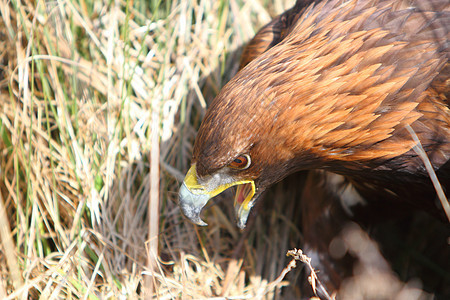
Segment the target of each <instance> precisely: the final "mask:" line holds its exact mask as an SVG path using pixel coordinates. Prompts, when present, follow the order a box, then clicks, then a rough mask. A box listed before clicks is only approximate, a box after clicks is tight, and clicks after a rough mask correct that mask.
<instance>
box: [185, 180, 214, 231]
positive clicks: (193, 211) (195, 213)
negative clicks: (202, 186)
mask: <svg viewBox="0 0 450 300" xmlns="http://www.w3.org/2000/svg"><path fill="white" fill-rule="evenodd" d="M209 199H210V196H209V195H208V194H194V193H192V192H191V191H190V190H189V189H188V188H187V187H186V184H185V183H184V182H183V184H182V185H181V187H180V193H179V205H180V208H181V211H182V212H183V214H184V215H185V216H186V217H187V218H188V219H189V220H190V221H191V222H193V223H195V224H197V225H200V226H206V225H208V224H207V223H205V222H204V221H203V220H202V219H201V218H200V213H201V212H202V209H203V207H204V206H205V205H206V203H207V202H208V200H209Z"/></svg>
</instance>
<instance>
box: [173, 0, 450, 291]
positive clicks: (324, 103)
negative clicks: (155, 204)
mask: <svg viewBox="0 0 450 300" xmlns="http://www.w3.org/2000/svg"><path fill="white" fill-rule="evenodd" d="M449 30H450V2H449V1H448V0H430V1H420V0H410V1H402V0H398V1H384V0H351V1H343V0H331V1H325V0H324V1H304V2H301V1H298V2H297V4H296V6H295V7H294V8H293V9H291V10H289V11H287V12H285V13H284V14H282V15H280V16H279V17H277V18H275V19H274V20H273V21H272V22H271V23H269V24H268V25H266V26H265V27H264V28H263V29H262V30H261V31H260V32H259V33H258V34H257V35H256V36H255V38H254V39H253V40H252V41H251V42H250V43H249V45H248V46H247V47H246V49H245V50H244V53H243V58H242V59H241V68H242V69H241V70H240V71H239V72H238V74H237V75H236V76H235V77H234V78H233V79H232V80H231V81H230V82H229V83H228V84H227V85H226V86H224V87H223V89H222V90H221V92H220V93H219V95H218V96H217V97H216V99H214V101H213V102H212V104H211V106H210V107H209V109H208V111H207V113H206V116H205V119H204V120H203V122H202V125H201V126H200V129H199V132H198V136H197V139H196V142H195V145H194V153H193V166H192V168H191V170H194V171H195V172H190V175H189V176H187V178H188V177H189V178H191V177H192V176H193V177H194V178H195V179H194V181H189V182H195V184H192V186H189V184H188V183H187V181H186V180H185V184H184V185H185V186H186V187H184V191H183V192H182V193H181V192H180V195H181V196H180V203H181V207H182V209H183V212H184V213H185V214H186V215H187V216H188V217H189V218H191V219H193V220H194V221H195V222H197V223H199V224H201V222H200V221H199V220H200V218H199V214H200V211H201V208H202V207H203V206H204V205H205V203H206V202H205V201H207V199H209V198H208V197H212V196H214V195H215V194H216V193H215V192H214V191H216V190H217V191H219V192H220V191H221V190H223V189H221V188H222V187H224V188H226V187H228V186H229V185H235V184H236V185H248V184H250V183H252V184H254V186H255V195H254V196H253V195H250V196H251V197H253V198H252V201H250V202H245V203H244V204H242V203H241V202H240V201H237V202H238V203H237V213H238V221H239V222H240V223H239V224H240V226H242V225H243V224H245V220H246V218H247V216H248V211H249V210H250V208H251V206H252V205H253V203H254V200H255V199H257V198H258V196H259V195H260V194H261V193H262V192H263V191H264V190H265V189H266V188H267V187H269V186H270V185H272V184H273V183H275V182H277V181H279V180H281V179H283V178H285V177H286V176H287V175H289V174H291V173H294V172H296V171H300V170H315V169H321V170H322V171H320V172H314V173H311V174H310V177H309V179H308V181H307V184H306V188H305V193H304V197H303V198H304V199H303V201H304V202H305V205H304V208H305V211H308V212H309V213H311V215H309V216H305V217H304V219H305V220H304V221H303V223H304V227H305V228H304V230H306V233H305V236H306V237H308V236H309V237H311V236H314V233H315V232H316V231H317V230H318V224H319V223H318V222H321V221H320V220H323V219H324V217H328V218H329V220H328V221H326V222H323V223H320V224H321V226H325V225H326V224H328V225H329V226H330V228H333V230H332V231H331V232H330V233H329V237H327V238H325V239H324V242H327V243H329V242H330V241H331V239H332V237H333V235H335V234H337V229H338V228H339V227H338V226H335V227H333V226H334V225H333V224H336V222H340V221H343V220H344V219H345V218H347V217H348V214H345V213H343V212H345V211H346V210H347V212H350V214H353V215H358V214H360V216H361V217H362V218H365V219H366V220H369V219H370V218H371V217H375V216H374V215H375V214H373V213H372V216H371V215H370V211H368V210H359V207H361V204H362V202H364V203H366V204H367V203H369V204H370V205H372V206H371V207H377V208H379V209H380V210H388V212H387V213H386V215H387V214H389V213H391V214H396V213H398V212H399V211H398V210H396V209H394V208H396V207H421V208H423V209H425V210H427V211H429V212H431V213H432V214H435V215H439V216H442V215H443V213H442V210H441V207H440V206H439V205H436V201H435V198H436V192H435V190H434V187H433V185H432V183H431V181H430V179H429V175H428V173H427V171H426V169H425V167H424V164H423V161H422V160H421V158H420V157H419V156H418V155H417V154H416V152H415V151H414V149H413V147H414V146H415V142H414V141H413V139H412V137H411V133H410V132H409V131H408V128H412V130H413V131H414V132H415V134H416V135H417V136H418V138H419V140H420V141H421V144H422V146H423V147H424V149H425V151H426V153H427V155H428V157H429V158H430V161H431V163H432V166H433V168H434V170H435V171H436V172H437V175H438V178H439V180H440V182H441V184H442V185H443V187H444V189H446V190H447V192H448V191H450V163H449V160H450V111H449V105H450V100H449V97H450V79H449V74H450V67H449V63H448V59H449V56H450V47H449V44H450V33H449ZM242 155H247V156H248V158H250V159H251V164H249V166H248V167H246V168H243V169H241V170H236V169H233V168H230V167H229V164H230V163H231V162H232V161H233V160H235V159H236V158H239V157H241V156H242ZM330 172H331V173H330ZM332 173H336V174H340V176H341V177H339V178H341V179H340V180H342V183H340V186H345V188H344V189H342V188H336V185H334V187H333V185H332V184H331V182H332V181H333V180H334V179H333V180H331V179H330V178H332V177H330V175H331V174H332ZM192 174H193V175H192ZM191 187H192V188H191ZM217 187H221V188H217ZM216 188H217V189H216ZM322 189H327V190H322ZM188 190H189V192H187V191H188ZM205 191H206V192H205ZM238 191H239V189H238ZM350 191H351V193H350ZM206 194H208V195H209V196H206ZM186 195H187V196H186ZM197 195H202V197H203V196H204V197H203V198H202V200H201V201H200V200H199V201H197ZM314 195H315V196H314ZM186 197H191V198H190V200H189V201H187V200H186ZM314 197H317V199H318V201H321V202H320V203H324V205H322V206H321V205H319V204H318V203H314V202H311V201H313V200H314ZM355 199H357V200H361V201H359V203H358V201H357V203H346V201H347V200H355ZM305 200H306V201H305ZM308 201H310V202H308ZM338 202H339V203H343V206H339V205H338V206H336V203H338ZM350 202H351V201H350ZM408 203H409V204H408ZM240 205H241V206H243V207H244V209H241V207H240ZM346 205H347V207H346ZM192 207H194V208H195V209H192V210H191V208H192ZM320 208H321V209H320ZM331 208H333V209H331ZM386 208H388V209H386ZM391 208H392V209H391ZM330 209H331V212H332V214H333V210H334V213H335V216H331V217H330V215H329V214H328V215H327V211H328V212H330ZM243 211H244V212H243ZM333 218H335V219H333ZM327 245H328V244H326V245H325V246H324V245H320V243H319V244H315V245H311V247H312V248H316V250H317V251H325V252H326V247H327ZM324 248H325V250H324ZM330 274H331V273H330ZM330 280H331V279H330ZM337 285H338V283H337Z"/></svg>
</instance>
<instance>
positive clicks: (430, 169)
mask: <svg viewBox="0 0 450 300" xmlns="http://www.w3.org/2000/svg"><path fill="white" fill-rule="evenodd" d="M406 129H407V130H408V131H409V134H411V137H412V138H413V141H414V142H415V143H416V145H415V146H414V147H413V150H414V152H416V154H417V155H419V157H420V158H421V159H422V161H423V163H424V165H425V168H426V169H427V172H428V175H430V179H431V182H433V185H434V188H435V189H436V193H437V195H438V197H439V200H440V201H441V204H442V207H443V208H444V212H445V214H446V216H447V218H448V220H449V222H450V204H449V203H448V199H447V197H446V196H445V193H444V190H443V189H442V186H441V184H440V183H439V179H438V178H437V176H436V172H434V169H433V166H432V165H431V162H430V159H429V158H428V155H427V153H426V152H425V150H424V149H423V147H422V143H420V140H419V138H418V137H417V135H416V133H415V132H414V129H412V128H411V126H409V125H407V126H406Z"/></svg>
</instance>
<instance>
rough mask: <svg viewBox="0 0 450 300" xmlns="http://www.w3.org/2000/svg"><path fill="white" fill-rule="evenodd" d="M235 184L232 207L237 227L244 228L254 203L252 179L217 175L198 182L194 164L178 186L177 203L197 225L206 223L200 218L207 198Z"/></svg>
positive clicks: (254, 189) (254, 190) (253, 183)
mask: <svg viewBox="0 0 450 300" xmlns="http://www.w3.org/2000/svg"><path fill="white" fill-rule="evenodd" d="M222 177H223V178H222ZM235 185H237V191H236V195H235V198H234V207H235V211H236V216H237V225H238V227H239V228H244V227H245V224H246V223H247V218H248V215H249V213H250V210H251V208H252V206H253V203H254V199H253V196H254V195H255V192H256V188H255V182H254V181H253V180H236V181H234V180H233V179H232V178H231V179H230V177H229V176H225V175H222V176H220V175H219V176H210V177H209V178H205V179H202V182H201V183H200V182H199V180H198V177H197V170H196V167H195V164H193V165H192V166H191V168H190V169H189V171H188V172H187V174H186V177H185V178H184V181H183V184H182V185H181V187H180V192H179V199H180V202H179V204H180V207H181V210H182V212H183V214H184V215H185V216H186V217H187V218H188V219H189V220H191V221H192V222H194V223H195V224H197V225H200V226H206V225H208V224H206V223H205V222H204V221H203V220H202V219H201V218H200V213H201V211H202V209H203V207H204V206H205V205H206V203H208V200H209V199H211V198H212V197H214V196H216V195H218V194H220V193H222V192H223V191H224V190H226V189H228V188H229V187H232V186H235Z"/></svg>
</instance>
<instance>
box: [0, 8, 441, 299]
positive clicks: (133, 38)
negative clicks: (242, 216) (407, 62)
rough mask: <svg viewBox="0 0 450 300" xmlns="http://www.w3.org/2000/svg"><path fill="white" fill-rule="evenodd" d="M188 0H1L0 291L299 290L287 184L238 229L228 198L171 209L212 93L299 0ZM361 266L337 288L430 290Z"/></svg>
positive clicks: (261, 295)
mask: <svg viewBox="0 0 450 300" xmlns="http://www.w3.org/2000/svg"><path fill="white" fill-rule="evenodd" d="M192 2H193V1H187V0H178V1H176V0H174V1H157V0H150V1H144V0H137V1H132V0H130V1H103V0H101V1H90V0H74V1H59V0H56V1H30V0H24V1H20V2H18V1H16V0H14V1H6V0H0V299H39V298H40V299H137V298H148V299H151V298H153V299H296V298H297V297H300V296H301V295H304V292H303V291H302V289H301V286H300V285H299V282H300V277H301V276H302V275H301V271H302V270H301V269H302V267H303V266H302V265H301V264H300V265H299V266H297V268H295V269H293V270H291V271H290V272H289V273H288V274H287V276H286V277H285V275H286V274H285V273H286V272H287V271H288V269H285V268H286V267H287V266H288V263H289V261H291V260H292V258H289V257H286V252H287V251H288V250H289V249H293V248H296V247H297V248H298V247H300V245H301V233H300V231H299V229H298V227H297V226H296V224H295V220H296V219H297V214H298V209H297V205H296V203H295V201H294V200H295V196H296V194H295V193H296V192H295V189H294V191H292V192H291V190H292V189H290V188H289V187H290V186H291V185H292V183H290V182H289V181H287V182H285V183H282V184H280V185H277V186H276V187H275V188H274V189H273V190H272V191H271V192H269V195H268V197H269V198H270V199H275V200H277V201H272V204H270V205H268V206H267V207H266V208H264V209H260V210H259V213H258V216H257V217H255V218H253V219H252V220H251V221H250V223H249V225H248V227H247V229H246V230H245V231H244V232H240V231H239V229H238V228H237V227H236V225H235V220H234V214H233V209H232V207H231V205H229V204H230V203H229V202H230V194H227V193H225V194H224V195H223V196H219V197H218V200H217V201H216V203H217V205H214V206H210V207H209V208H207V209H206V210H205V213H204V214H205V217H204V219H205V220H206V221H207V222H208V223H209V226H208V227H205V228H200V227H197V226H194V225H192V224H190V223H189V222H187V221H186V220H185V219H184V218H183V217H182V215H181V213H180V210H179V208H178V206H177V201H178V195H177V192H178V187H179V185H180V182H181V181H182V180H183V177H184V173H185V172H186V170H187V169H188V167H189V164H190V156H191V151H192V144H193V141H194V138H195V135H196V130H197V128H198V126H199V124H200V122H201V119H202V117H203V115H204V113H205V110H206V108H207V105H208V103H209V102H210V101H211V100H212V99H213V98H214V96H215V95H216V93H217V92H218V91H219V90H220V88H221V87H222V86H223V85H224V84H225V83H226V81H227V80H228V79H229V78H230V77H231V76H232V75H233V74H234V73H235V72H236V70H237V66H238V62H239V55H240V51H241V49H242V46H243V45H245V42H246V41H248V40H249V39H250V38H251V37H252V36H253V35H254V34H255V33H256V31H257V30H258V29H259V28H260V27H261V26H262V25H264V24H265V23H267V22H268V21H270V19H271V18H272V17H273V16H275V15H277V14H279V13H281V12H282V11H284V10H285V9H286V8H288V7H290V6H291V5H292V4H293V3H294V1H293V0H290V1H281V0H251V1H243V0H242V1H239V0H230V1H206V0H199V1H196V3H192ZM227 196H228V197H227ZM227 200H228V201H227ZM266 204H267V203H266ZM355 230H356V229H355ZM355 232H358V231H357V230H356V231H355ZM355 234H359V235H358V236H359V241H366V243H367V245H368V247H371V248H370V249H373V251H374V253H375V254H374V255H378V256H376V257H377V258H378V259H379V261H383V258H382V257H381V255H380V254H379V252H378V251H377V247H376V246H375V245H372V244H371V243H372V242H371V241H370V239H368V238H367V236H365V235H364V234H362V233H355ZM355 251H356V250H355ZM361 255H362V254H361ZM283 270H284V272H283ZM364 274H365V273H364V272H363V273H362V274H360V275H361V276H359V277H358V278H359V280H360V282H358V283H353V284H354V285H349V286H348V287H347V290H348V291H347V294H345V293H344V295H353V296H354V295H359V294H357V293H356V294H355V293H354V292H355V289H356V288H355V286H358V287H360V288H361V287H365V285H364V284H366V285H367V286H373V285H374V282H375V286H376V287H378V289H377V290H376V292H380V287H382V286H387V287H390V288H391V289H390V290H389V289H388V290H386V293H387V295H390V296H392V295H396V297H397V296H398V297H397V299H429V298H427V297H428V296H427V295H428V294H426V293H424V292H422V291H421V290H420V287H417V285H414V284H409V285H408V284H407V285H404V284H403V283H402V282H401V281H399V280H398V278H397V276H396V275H394V274H393V273H384V274H381V273H376V274H375V275H374V274H372V275H370V276H369V277H368V278H369V279H368V278H366V277H364ZM366 275H367V274H366ZM367 276H368V275H367ZM377 276H378V277H377ZM445 276H447V275H445ZM364 280H366V281H368V282H365V281H364ZM377 280H379V281H377ZM306 288H309V287H306ZM361 289H362V290H364V289H365V288H361ZM402 293H403V294H402ZM144 296H145V297H144ZM353 296H352V297H353ZM402 297H403V298H402ZM424 297H425V298H424ZM388 298H389V296H388ZM388 298H386V299H388ZM348 299H351V297H350V296H348ZM355 299H358V296H356V298H355Z"/></svg>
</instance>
